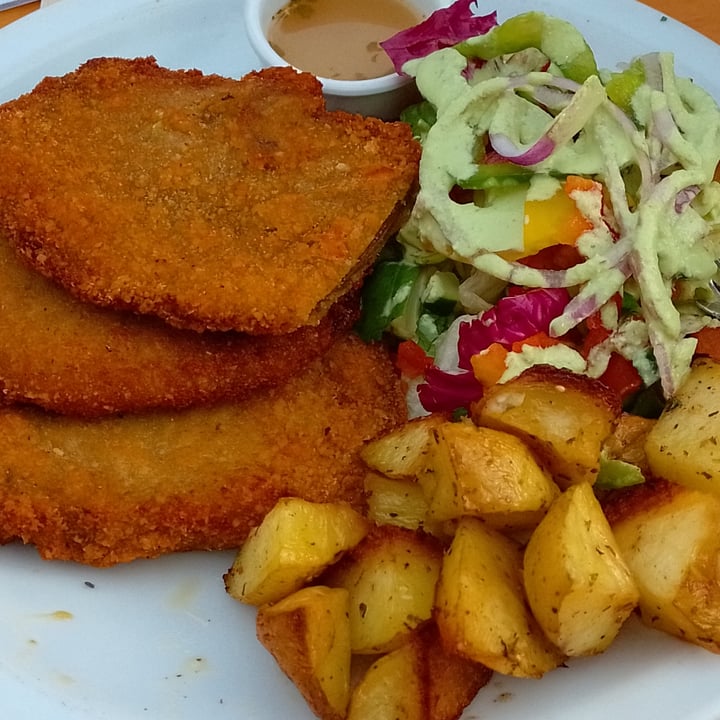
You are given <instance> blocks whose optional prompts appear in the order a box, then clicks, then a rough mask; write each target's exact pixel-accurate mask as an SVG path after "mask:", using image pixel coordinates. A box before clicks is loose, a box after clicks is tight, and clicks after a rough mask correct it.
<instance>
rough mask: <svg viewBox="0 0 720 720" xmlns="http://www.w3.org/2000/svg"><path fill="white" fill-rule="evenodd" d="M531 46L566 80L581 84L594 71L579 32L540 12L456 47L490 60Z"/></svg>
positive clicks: (510, 20)
mask: <svg viewBox="0 0 720 720" xmlns="http://www.w3.org/2000/svg"><path fill="white" fill-rule="evenodd" d="M531 47H534V48H537V49H538V50H540V51H542V52H543V53H544V54H545V55H546V56H547V57H548V59H549V60H550V61H551V62H553V63H554V64H555V65H557V67H558V68H560V70H561V71H562V73H563V75H564V76H565V77H566V78H569V79H570V80H574V81H575V82H578V83H583V82H585V80H587V79H588V77H590V76H591V75H597V74H598V67H597V63H596V62H595V56H594V55H593V52H592V50H591V49H590V46H589V45H588V44H587V42H586V41H585V38H584V37H583V36H582V34H581V33H580V31H579V30H577V28H575V27H574V26H573V25H571V24H570V23H569V22H567V21H566V20H561V19H559V18H555V17H550V16H548V15H545V14H544V13H541V12H527V13H523V14H521V15H516V16H515V17H512V18H510V19H509V20H506V21H505V22H504V23H502V24H501V25H497V26H496V27H494V28H493V29H492V30H490V32H488V33H486V34H485V35H479V36H478V37H474V38H471V39H469V40H466V41H464V42H462V43H460V44H459V45H457V46H456V49H457V50H458V52H460V53H462V54H463V55H465V56H466V57H476V58H480V59H481V60H491V59H492V58H495V57H499V56H501V55H506V54H508V53H515V52H520V51H521V50H526V49H527V48H531Z"/></svg>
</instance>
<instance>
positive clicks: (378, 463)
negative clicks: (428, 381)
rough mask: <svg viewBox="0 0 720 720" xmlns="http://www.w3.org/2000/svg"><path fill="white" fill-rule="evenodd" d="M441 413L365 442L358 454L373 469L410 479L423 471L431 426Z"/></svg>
mask: <svg viewBox="0 0 720 720" xmlns="http://www.w3.org/2000/svg"><path fill="white" fill-rule="evenodd" d="M444 421H445V418H444V417H443V416H442V415H428V416H427V417H422V418H417V419H415V420H411V421H410V422H408V423H405V424H404V425H402V426H400V427H399V428H396V429H395V430H392V431H390V432H389V433H387V434H385V435H383V436H382V437H379V438H377V439H375V440H372V441H371V442H369V443H367V444H366V445H365V446H364V447H363V449H362V450H361V451H360V457H361V458H362V459H363V460H364V461H365V463H366V465H367V466H368V467H370V468H372V469H373V470H376V471H377V472H379V473H381V474H382V475H387V476H388V477H391V478H412V477H415V476H416V475H418V474H419V473H421V472H423V470H424V469H425V464H426V462H427V455H428V450H429V448H430V441H431V439H432V431H433V428H435V427H437V426H438V425H440V424H441V423H443V422H444Z"/></svg>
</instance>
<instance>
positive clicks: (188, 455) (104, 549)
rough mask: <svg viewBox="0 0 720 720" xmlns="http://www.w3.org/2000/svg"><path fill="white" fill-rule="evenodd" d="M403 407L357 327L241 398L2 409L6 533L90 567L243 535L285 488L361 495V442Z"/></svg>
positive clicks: (375, 350)
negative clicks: (122, 409)
mask: <svg viewBox="0 0 720 720" xmlns="http://www.w3.org/2000/svg"><path fill="white" fill-rule="evenodd" d="M404 418H405V404H404V398H403V396H402V392H401V389H400V386H399V382H398V380H397V377H396V375H395V372H394V369H393V367H392V364H391V363H390V361H389V359H388V356H387V354H386V353H385V351H384V350H383V349H382V348H381V347H379V346H369V345H365V344H364V343H363V342H362V341H360V340H359V339H358V338H357V337H355V336H353V335H349V336H346V337H345V338H343V339H341V340H339V341H338V342H337V343H336V344H335V345H334V346H333V348H332V349H331V350H330V351H329V353H327V354H326V355H325V356H324V357H323V358H322V359H319V360H317V361H315V362H314V363H313V364H312V365H311V366H310V367H309V368H308V369H307V370H306V371H305V372H304V373H302V374H300V375H298V376H297V377H295V378H293V379H292V380H290V381H289V382H288V383H287V384H285V385H283V386H280V387H277V388H273V389H270V390H268V391H266V392H265V393H259V394H257V395H255V396H253V397H252V398H251V399H249V400H247V401H245V402H242V403H233V404H224V405H220V406H216V407H201V408H194V409H190V410H184V411H178V412H153V413H147V414H137V415H127V416H124V417H113V418H103V419H95V420H80V419H75V418H69V417H63V416H56V415H52V414H49V413H44V412H42V411H40V410H37V409H31V408H19V407H18V408H5V409H2V410H0V542H8V541H11V540H13V539H15V538H20V539H22V540H23V541H24V542H26V543H32V544H34V545H36V546H37V548H38V550H39V552H40V554H41V555H42V556H43V557H45V558H56V559H65V560H75V561H78V562H81V563H86V564H90V565H96V566H107V565H112V564H114V563H119V562H126V561H129V560H133V559H134V558H147V557H154V556H157V555H160V554H162V553H168V552H172V551H177V550H201V549H202V550H205V549H207V550H212V549H231V548H236V547H239V545H240V544H241V542H242V541H243V539H244V538H245V536H246V535H247V533H248V531H249V530H250V528H251V527H252V526H254V525H257V524H259V522H260V520H261V519H262V517H263V516H264V515H265V514H266V513H267V512H268V511H269V510H270V509H271V507H272V506H273V505H274V504H275V502H276V501H277V500H278V498H280V497H282V496H290V495H292V496H299V497H303V498H306V499H308V500H312V501H317V502H326V501H328V502H333V501H340V500H342V501H348V502H351V503H352V504H353V505H355V506H356V507H358V508H360V507H361V506H362V503H363V478H364V475H365V468H364V465H363V463H362V461H361V460H360V458H359V455H358V451H359V449H360V447H361V446H362V445H363V443H364V442H366V441H367V440H369V439H371V438H373V437H375V436H377V435H379V434H381V433H383V432H386V431H387V430H389V429H390V428H392V427H394V426H396V425H397V424H399V423H400V422H402V421H403V420H404Z"/></svg>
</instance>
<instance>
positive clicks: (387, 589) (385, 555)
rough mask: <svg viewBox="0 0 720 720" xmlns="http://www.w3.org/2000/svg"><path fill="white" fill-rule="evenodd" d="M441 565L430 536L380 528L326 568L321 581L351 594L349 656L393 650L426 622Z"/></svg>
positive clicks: (393, 528)
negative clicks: (350, 651)
mask: <svg viewBox="0 0 720 720" xmlns="http://www.w3.org/2000/svg"><path fill="white" fill-rule="evenodd" d="M441 561H442V547H441V546H440V544H439V543H438V541H437V540H435V538H433V537H431V536H429V535H425V534H423V533H418V532H413V531H411V530H406V529H405V528H401V527H396V526H392V525H385V526H378V527H376V528H374V529H373V530H372V531H371V532H370V533H369V534H368V535H367V536H366V537H365V539H364V540H363V541H362V542H361V543H360V544H358V545H357V546H356V547H354V548H353V549H352V550H351V551H350V552H348V554H347V555H346V556H345V557H344V558H343V559H342V560H341V561H340V562H339V563H337V564H336V565H335V566H333V567H332V568H330V570H328V572H327V573H326V574H325V575H324V576H323V578H322V581H323V582H324V583H325V584H327V585H330V586H332V587H344V588H346V589H347V590H348V592H349V593H350V611H349V612H350V633H351V644H352V650H353V652H354V653H381V652H387V651H389V650H392V649H394V648H396V647H398V646H399V645H400V644H401V643H402V642H403V641H404V640H405V639H406V638H407V637H408V636H409V634H410V633H411V632H412V630H413V629H414V628H416V627H418V626H419V625H421V624H422V623H424V622H426V621H427V620H429V619H430V617H431V616H432V608H433V600H434V598H435V586H436V583H437V579H438V576H439V574H440V563H441Z"/></svg>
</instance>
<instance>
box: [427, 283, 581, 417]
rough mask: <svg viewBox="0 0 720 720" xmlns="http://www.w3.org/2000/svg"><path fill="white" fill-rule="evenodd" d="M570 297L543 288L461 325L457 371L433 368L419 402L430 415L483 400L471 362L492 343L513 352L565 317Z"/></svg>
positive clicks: (506, 301) (562, 291) (559, 290)
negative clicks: (529, 338)
mask: <svg viewBox="0 0 720 720" xmlns="http://www.w3.org/2000/svg"><path fill="white" fill-rule="evenodd" d="M569 301H570V295H569V293H568V291H567V290H566V289H565V288H540V289H537V290H530V291H528V292H525V293H522V294H519V295H511V296H508V297H504V298H501V299H500V300H498V302H497V303H496V304H495V305H494V306H493V307H491V308H490V309H489V310H486V311H485V312H484V313H482V315H478V316H477V317H476V318H474V319H473V320H469V321H467V322H462V323H461V324H460V327H459V331H458V345H457V347H458V356H459V359H458V366H459V367H458V370H457V371H454V372H448V371H445V370H441V369H440V368H438V367H435V366H433V367H431V368H429V369H428V370H427V371H426V373H425V381H424V382H423V383H421V384H420V385H419V386H418V398H419V399H420V402H421V404H422V406H423V407H424V408H425V409H426V410H427V411H428V412H446V411H452V410H455V409H456V408H461V407H468V406H469V405H470V403H472V402H474V401H475V400H478V399H480V397H482V392H483V388H482V385H481V384H480V383H479V382H478V380H477V379H476V378H475V375H474V374H473V372H472V363H471V362H470V358H471V357H472V356H473V355H476V354H478V353H480V352H482V351H483V350H485V349H486V348H488V347H489V346H490V345H492V344H493V343H500V344H501V345H503V346H504V347H506V348H508V349H510V348H511V347H512V344H513V343H514V342H518V341H521V340H525V338H528V337H530V336H531V335H535V334H536V333H539V332H545V333H547V332H548V331H549V329H550V323H551V322H552V321H553V320H554V319H555V318H556V317H558V316H559V315H562V313H563V311H564V310H565V306H566V305H567V304H568V302H569Z"/></svg>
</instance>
